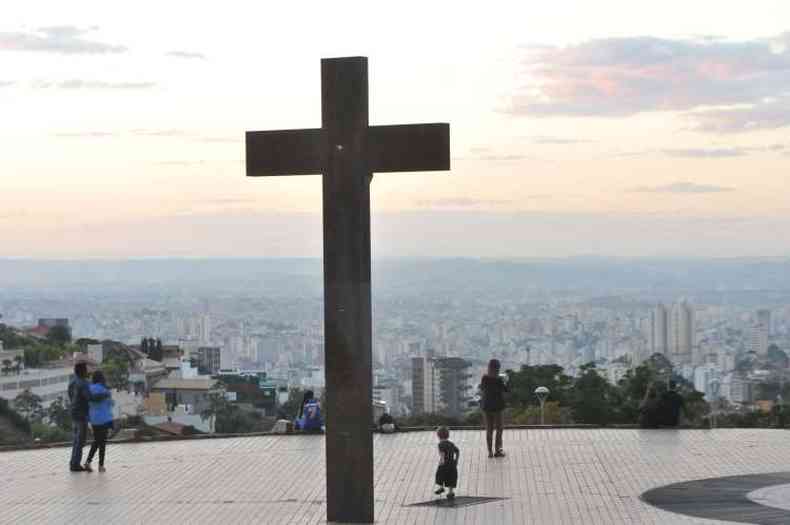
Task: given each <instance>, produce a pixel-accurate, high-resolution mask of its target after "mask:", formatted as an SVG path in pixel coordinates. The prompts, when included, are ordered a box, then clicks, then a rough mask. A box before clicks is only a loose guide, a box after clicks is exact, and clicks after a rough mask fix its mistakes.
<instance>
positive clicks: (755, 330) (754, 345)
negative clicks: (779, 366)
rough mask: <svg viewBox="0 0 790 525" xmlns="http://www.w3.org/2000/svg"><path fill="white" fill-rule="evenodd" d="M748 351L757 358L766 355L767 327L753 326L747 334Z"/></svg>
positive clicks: (762, 325)
mask: <svg viewBox="0 0 790 525" xmlns="http://www.w3.org/2000/svg"><path fill="white" fill-rule="evenodd" d="M748 347H749V351H751V352H754V353H755V354H757V355H759V356H766V355H768V325H764V324H755V325H753V326H752V329H751V331H750V333H749V342H748Z"/></svg>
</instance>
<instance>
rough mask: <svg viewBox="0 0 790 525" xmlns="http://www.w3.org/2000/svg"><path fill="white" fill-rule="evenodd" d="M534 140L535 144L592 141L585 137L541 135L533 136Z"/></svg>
mask: <svg viewBox="0 0 790 525" xmlns="http://www.w3.org/2000/svg"><path fill="white" fill-rule="evenodd" d="M532 142H534V143H535V144H583V143H588V142H590V141H589V140H585V139H571V138H562V137H545V136H539V137H532Z"/></svg>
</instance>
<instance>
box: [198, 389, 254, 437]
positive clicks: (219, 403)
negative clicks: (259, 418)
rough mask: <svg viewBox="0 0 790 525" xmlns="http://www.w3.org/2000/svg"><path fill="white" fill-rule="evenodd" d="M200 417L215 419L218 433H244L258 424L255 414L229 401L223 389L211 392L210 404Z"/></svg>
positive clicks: (215, 427)
mask: <svg viewBox="0 0 790 525" xmlns="http://www.w3.org/2000/svg"><path fill="white" fill-rule="evenodd" d="M200 418H201V419H202V420H203V421H205V420H207V419H208V420H213V421H214V432H216V433H217V434H243V433H246V432H252V431H254V430H255V426H256V419H255V416H254V415H253V414H250V413H248V412H244V411H243V410H241V409H240V408H239V407H238V405H236V404H234V403H231V402H230V401H228V400H227V399H226V398H225V391H224V390H223V389H219V390H215V391H212V392H211V393H210V394H209V398H208V405H207V406H206V408H204V409H203V410H202V411H201V412H200Z"/></svg>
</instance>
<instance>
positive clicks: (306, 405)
mask: <svg viewBox="0 0 790 525" xmlns="http://www.w3.org/2000/svg"><path fill="white" fill-rule="evenodd" d="M296 424H297V426H298V427H299V429H300V430H302V431H303V432H321V431H322V429H323V426H324V421H323V419H322V418H321V405H320V404H319V403H318V400H317V399H316V398H315V394H313V391H312V390H308V391H307V392H305V393H304V398H303V399H302V406H301V407H299V417H298V418H297V419H296Z"/></svg>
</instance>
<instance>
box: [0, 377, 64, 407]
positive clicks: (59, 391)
mask: <svg viewBox="0 0 790 525" xmlns="http://www.w3.org/2000/svg"><path fill="white" fill-rule="evenodd" d="M72 375H73V372H72V369H71V368H49V369H34V368H28V369H26V370H23V371H22V373H21V374H19V375H7V376H0V397H2V398H3V399H5V400H7V401H9V402H11V401H13V400H14V399H15V398H16V396H18V395H19V394H21V393H22V392H24V391H25V390H27V389H30V391H31V392H32V393H34V394H35V395H37V396H39V397H40V398H41V402H42V405H44V406H45V407H46V406H49V404H50V403H51V402H52V401H54V400H56V399H57V398H58V397H62V398H63V400H64V401H68V398H69V394H68V390H69V382H70V381H71V376H72Z"/></svg>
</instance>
